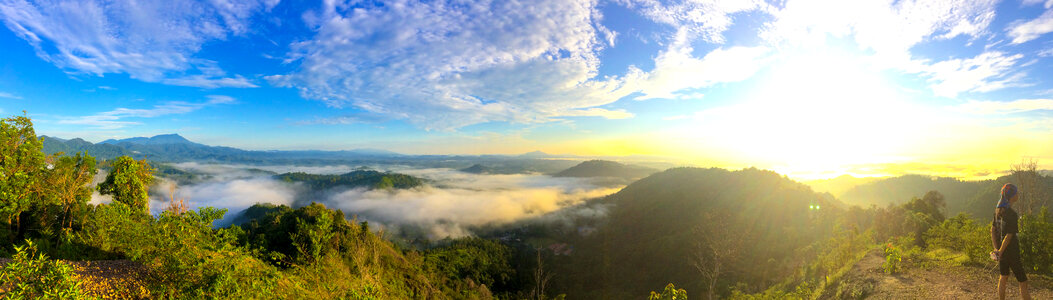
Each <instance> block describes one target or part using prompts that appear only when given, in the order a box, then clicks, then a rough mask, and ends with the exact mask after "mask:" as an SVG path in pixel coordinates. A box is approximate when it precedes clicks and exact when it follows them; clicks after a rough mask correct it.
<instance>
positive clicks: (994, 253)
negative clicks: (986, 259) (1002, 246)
mask: <svg viewBox="0 0 1053 300" xmlns="http://www.w3.org/2000/svg"><path fill="white" fill-rule="evenodd" d="M1000 258H1002V253H1001V252H999V251H998V250H995V251H991V260H994V261H997V260H999V259H1000Z"/></svg>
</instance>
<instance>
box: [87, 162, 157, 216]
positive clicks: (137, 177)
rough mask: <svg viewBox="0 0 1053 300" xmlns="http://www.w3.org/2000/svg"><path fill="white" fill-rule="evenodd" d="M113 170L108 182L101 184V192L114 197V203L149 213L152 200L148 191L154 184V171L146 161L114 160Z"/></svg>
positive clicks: (107, 179) (107, 177) (108, 176)
mask: <svg viewBox="0 0 1053 300" xmlns="http://www.w3.org/2000/svg"><path fill="white" fill-rule="evenodd" d="M112 166H113V169H112V170H110V174H108V175H106V181H103V182H102V183H100V184H99V192H100V193H102V194H103V195H113V201H117V202H121V203H124V204H125V205H128V207H131V208H132V209H133V210H135V211H140V212H143V213H149V211H150V199H149V196H148V195H147V190H149V188H150V183H152V182H153V180H154V176H153V171H154V170H153V169H152V168H150V164H149V163H147V162H146V159H143V160H140V161H136V160H134V159H132V158H131V157H128V156H121V157H118V158H117V159H115V160H114V162H113V164H112Z"/></svg>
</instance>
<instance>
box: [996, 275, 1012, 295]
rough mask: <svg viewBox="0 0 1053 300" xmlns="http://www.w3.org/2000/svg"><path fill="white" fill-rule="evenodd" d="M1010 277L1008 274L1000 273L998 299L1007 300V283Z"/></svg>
mask: <svg viewBox="0 0 1053 300" xmlns="http://www.w3.org/2000/svg"><path fill="white" fill-rule="evenodd" d="M1008 279H1009V277H1008V276H1006V275H998V299H1000V300H1005V283H1006V281H1007V280H1008Z"/></svg>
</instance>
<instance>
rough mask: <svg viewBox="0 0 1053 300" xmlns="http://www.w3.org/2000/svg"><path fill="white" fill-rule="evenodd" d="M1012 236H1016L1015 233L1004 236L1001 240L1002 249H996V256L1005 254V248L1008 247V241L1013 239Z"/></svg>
mask: <svg viewBox="0 0 1053 300" xmlns="http://www.w3.org/2000/svg"><path fill="white" fill-rule="evenodd" d="M1014 236H1016V234H1015V233H1006V234H1005V239H1003V240H1002V248H999V249H998V255H1002V253H1005V248H1006V247H1008V246H1009V239H1011V238H1013V237H1014Z"/></svg>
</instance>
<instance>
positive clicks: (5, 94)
mask: <svg viewBox="0 0 1053 300" xmlns="http://www.w3.org/2000/svg"><path fill="white" fill-rule="evenodd" d="M0 98H7V99H15V100H21V99H22V97H21V96H19V95H15V94H12V93H8V92H0Z"/></svg>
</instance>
